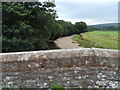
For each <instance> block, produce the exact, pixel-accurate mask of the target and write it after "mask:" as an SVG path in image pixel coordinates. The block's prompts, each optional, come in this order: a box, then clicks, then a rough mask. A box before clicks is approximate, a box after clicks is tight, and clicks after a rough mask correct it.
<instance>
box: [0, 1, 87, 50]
mask: <svg viewBox="0 0 120 90" xmlns="http://www.w3.org/2000/svg"><path fill="white" fill-rule="evenodd" d="M55 6H56V5H55V3H54V2H2V36H0V37H2V52H16V51H17V52H18V51H29V50H30V51H31V50H47V49H49V42H50V41H53V40H55V39H57V38H59V37H63V36H68V35H72V34H74V33H76V34H79V33H83V32H86V31H87V25H86V23H85V22H82V21H81V22H76V23H75V24H72V23H71V22H66V21H64V20H56V18H57V17H58V16H57V12H56V10H55V9H54V7H55Z"/></svg>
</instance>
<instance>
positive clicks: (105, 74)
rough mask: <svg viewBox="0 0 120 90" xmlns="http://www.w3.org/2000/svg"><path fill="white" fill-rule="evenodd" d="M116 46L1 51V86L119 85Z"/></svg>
mask: <svg viewBox="0 0 120 90" xmlns="http://www.w3.org/2000/svg"><path fill="white" fill-rule="evenodd" d="M118 52H119V51H118V50H110V49H98V48H80V49H60V50H47V51H30V52H16V53H1V54H0V63H1V65H2V73H1V74H2V82H0V83H1V85H2V86H3V87H5V86H10V87H15V88H50V87H51V83H52V82H51V81H50V80H52V81H53V82H55V83H56V84H57V85H61V86H64V87H73V88H75V87H76V88H77V87H78V88H96V87H108V88H118V87H119V76H118V71H119V70H118V69H119V68H118V66H119V65H118V64H119V63H118V58H119V57H120V56H119V55H118Z"/></svg>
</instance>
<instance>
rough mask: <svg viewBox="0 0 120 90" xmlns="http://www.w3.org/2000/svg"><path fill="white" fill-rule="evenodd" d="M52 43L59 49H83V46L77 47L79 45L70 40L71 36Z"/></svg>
mask: <svg viewBox="0 0 120 90" xmlns="http://www.w3.org/2000/svg"><path fill="white" fill-rule="evenodd" d="M54 42H55V44H56V45H57V46H58V47H60V48H61V49H73V48H83V46H79V44H77V43H76V42H75V41H73V40H72V36H67V37H62V38H58V39H57V40H55V41H54Z"/></svg>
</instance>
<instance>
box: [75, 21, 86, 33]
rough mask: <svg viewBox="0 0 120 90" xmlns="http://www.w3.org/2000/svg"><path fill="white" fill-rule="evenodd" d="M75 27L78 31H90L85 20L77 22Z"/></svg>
mask: <svg viewBox="0 0 120 90" xmlns="http://www.w3.org/2000/svg"><path fill="white" fill-rule="evenodd" d="M75 28H76V29H77V32H78V33H84V32H87V31H88V29H87V24H86V23H85V22H76V23H75Z"/></svg>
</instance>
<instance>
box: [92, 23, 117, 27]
mask: <svg viewBox="0 0 120 90" xmlns="http://www.w3.org/2000/svg"><path fill="white" fill-rule="evenodd" d="M91 26H95V27H104V26H118V23H105V24H97V25H91Z"/></svg>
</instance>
